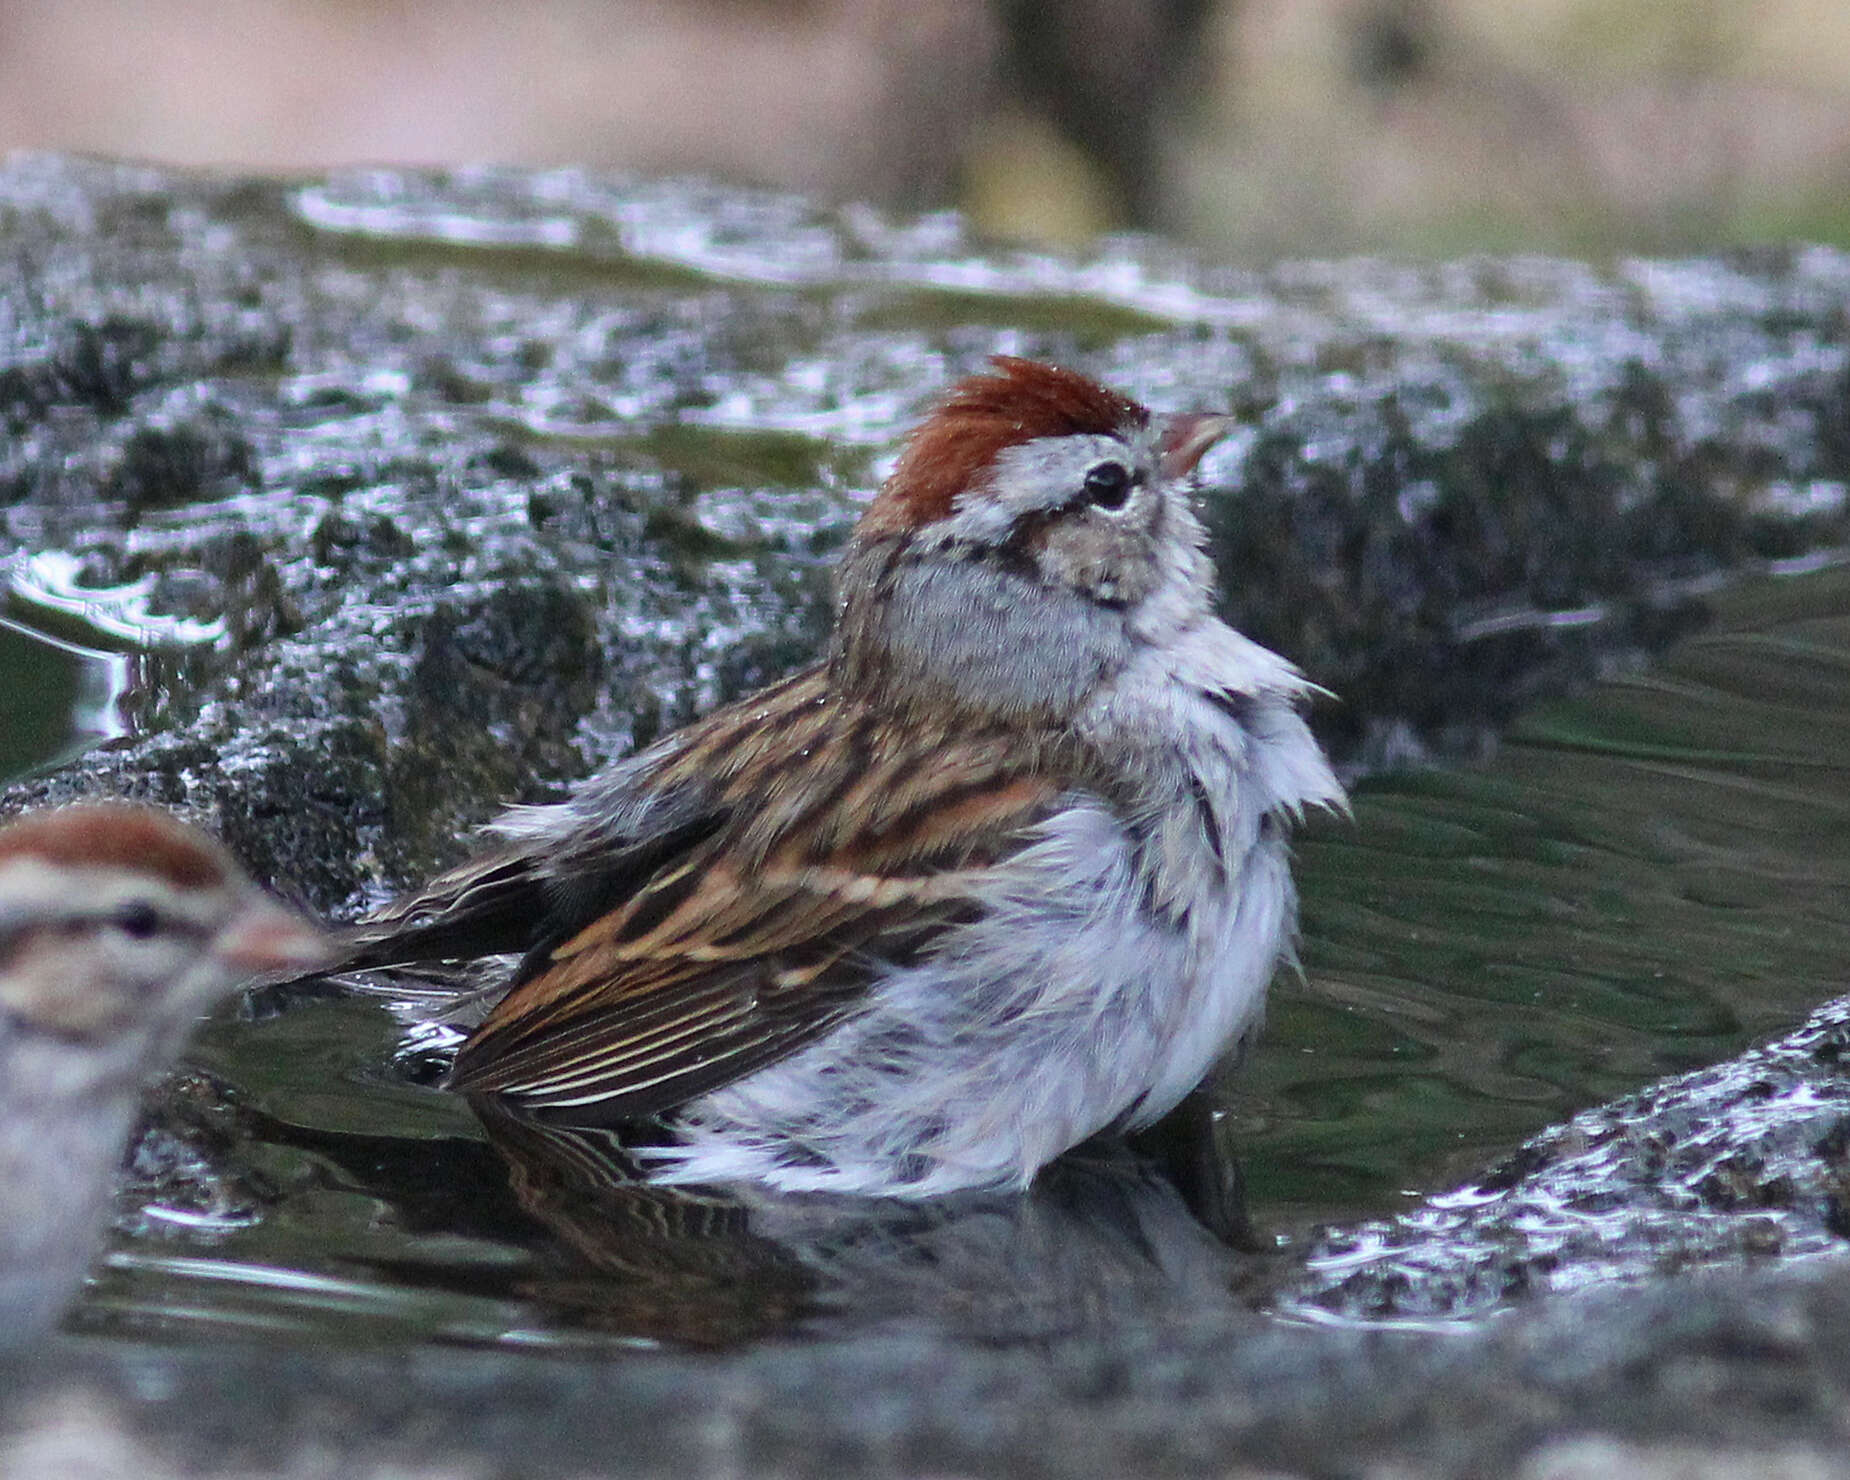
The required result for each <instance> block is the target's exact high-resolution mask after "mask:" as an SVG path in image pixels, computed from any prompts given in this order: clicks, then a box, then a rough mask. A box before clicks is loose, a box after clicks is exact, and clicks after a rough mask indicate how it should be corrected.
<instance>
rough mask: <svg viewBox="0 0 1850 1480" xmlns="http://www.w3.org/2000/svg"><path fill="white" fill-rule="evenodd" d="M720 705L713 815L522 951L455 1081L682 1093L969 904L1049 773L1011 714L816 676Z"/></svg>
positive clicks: (553, 1103)
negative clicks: (554, 939) (550, 941)
mask: <svg viewBox="0 0 1850 1480" xmlns="http://www.w3.org/2000/svg"><path fill="white" fill-rule="evenodd" d="M778 697H779V699H780V700H782V701H783V702H781V703H780V704H779V705H778V706H777V707H776V710H775V711H774V712H766V710H765V708H764V698H765V696H760V697H759V700H757V701H747V703H745V704H741V705H737V706H734V707H733V709H731V710H727V711H722V713H721V714H720V715H716V716H714V717H713V718H712V719H711V720H709V721H708V722H707V725H706V727H705V733H704V734H703V735H702V737H701V740H700V743H698V744H696V745H692V746H689V747H686V748H685V749H684V750H683V751H682V752H681V753H680V755H679V756H678V757H677V758H676V759H675V760H674V761H673V762H672V763H671V765H670V766H669V767H667V768H665V770H664V773H663V775H662V777H661V778H660V780H659V782H658V784H668V785H675V784H687V783H689V782H691V781H692V779H693V778H692V776H691V775H689V776H677V775H676V774H675V769H676V768H677V767H686V766H693V765H696V764H697V765H700V766H702V767H704V768H705V774H704V775H703V776H702V778H701V779H702V780H703V781H704V782H705V784H706V785H707V786H708V787H709V788H710V789H711V795H712V801H713V806H714V809H715V811H716V812H717V813H718V814H720V815H723V816H725V817H726V819H727V821H726V822H725V824H724V825H723V826H722V827H720V828H719V829H717V830H716V831H714V832H713V833H712V834H710V835H709V836H706V837H704V838H702V839H700V840H699V841H698V842H697V843H696V844H695V845H694V846H692V847H690V848H688V849H687V850H686V851H685V852H684V853H682V854H681V855H679V856H678V857H676V858H673V859H671V860H664V861H663V862H662V865H661V866H660V867H658V868H657V869H655V871H654V872H653V873H652V874H651V875H650V877H649V878H648V879H647V880H646V882H644V883H643V884H642V885H641V887H639V888H638V889H636V890H635V892H633V893H632V894H630V895H629V896H628V897H627V898H626V899H623V900H622V901H620V902H617V903H615V904H614V905H613V907H611V908H610V909H608V910H607V911H606V912H604V913H602V914H600V915H599V916H597V917H596V918H595V919H592V920H591V921H590V922H589V923H587V924H586V925H585V926H584V928H583V929H581V930H580V931H579V932H578V933H577V934H576V935H574V936H572V937H571V938H569V939H565V940H563V941H561V943H559V944H558V945H556V946H555V947H553V948H552V949H551V950H550V952H549V953H547V956H546V958H545V959H544V960H530V961H529V962H528V963H527V969H526V975H525V979H524V980H522V981H520V982H519V984H518V985H516V987H515V988H514V990H513V991H511V992H510V993H509V994H508V996H507V997H506V998H504V999H503V1000H502V1002H501V1003H500V1005H499V1006H498V1007H497V1008H496V1009H495V1010H494V1012H493V1013H492V1014H491V1015H490V1016H489V1018H488V1020H487V1021H486V1022H485V1023H484V1024H483V1025H482V1027H481V1028H480V1029H479V1030H477V1032H476V1034H475V1035H474V1036H473V1037H472V1038H471V1039H470V1040H469V1041H468V1043H467V1044H465V1045H464V1047H463V1050H462V1052H461V1053H460V1054H459V1056H458V1057H457V1061H456V1067H455V1070H454V1073H453V1075H452V1081H451V1082H452V1084H453V1085H454V1086H455V1087H456V1088H459V1089H463V1090H466V1091H470V1092H473V1093H497V1094H505V1095H509V1096H512V1097H515V1098H516V1099H518V1100H519V1101H521V1102H522V1103H524V1104H526V1105H529V1106H550V1107H559V1108H565V1107H570V1108H572V1109H573V1110H574V1112H575V1113H576V1114H577V1115H579V1116H581V1117H584V1116H594V1117H595V1118H598V1119H605V1118H610V1119H617V1118H627V1117H633V1116H640V1115H646V1114H649V1113H652V1112H654V1111H657V1110H661V1109H665V1108H669V1107H671V1106H674V1105H677V1104H680V1103H682V1102H684V1101H686V1100H687V1099H690V1098H692V1097H693V1096H695V1095H698V1094H701V1093H703V1092H705V1091H706V1090H709V1089H713V1088H716V1087H718V1086H719V1085H722V1084H725V1083H728V1082H729V1081H731V1080H734V1079H736V1078H738V1077H740V1076H741V1075H743V1074H746V1073H748V1072H750V1071H751V1070H752V1069H755V1068H758V1067H760V1066H761V1065H763V1064H766V1063H769V1062H772V1061H773V1060H775V1059H778V1058H781V1057H783V1056H784V1055H786V1054H788V1053H790V1052H792V1051H794V1050H795V1049H797V1048H798V1047H800V1046H802V1045H803V1044H804V1043H807V1042H809V1041H810V1040H812V1039H813V1038H815V1037H816V1036H817V1035H818V1034H820V1033H822V1032H823V1031H825V1030H826V1029H827V1028H828V1027H829V1026H830V1025H831V1024H833V1023H835V1022H837V1021H839V1020H840V1019H841V1017H842V1016H843V1015H844V1014H845V1013H847V1012H850V1011H852V1010H853V1007H854V1005H855V1003H856V1002H857V1000H858V999H859V998H860V996H861V995H862V993H863V992H864V991H865V990H866V987H867V986H868V983H869V981H870V980H871V975H872V971H873V968H874V965H875V964H876V963H877V962H881V961H887V962H896V961H904V960H906V959H909V958H910V957H912V956H914V955H916V953H917V952H918V951H919V950H921V949H922V948H923V947H924V946H925V945H927V944H928V943H929V942H930V941H931V940H932V939H933V938H935V937H936V936H937V935H938V934H939V933H940V932H941V931H942V930H943V929H945V928H946V927H947V926H948V925H950V924H952V923H953V922H955V921H958V920H961V919H967V918H969V917H970V915H971V913H972V911H973V909H974V908H975V906H974V893H975V889H976V885H977V881H978V877H979V874H980V871H981V869H982V868H983V866H984V865H986V864H989V863H991V862H993V861H994V860H995V859H997V858H999V857H1001V856H1004V855H1005V854H1007V853H1008V852H1010V851H1012V850H1013V849H1015V848H1016V847H1019V846H1020V844H1021V842H1022V840H1023V838H1024V835H1025V833H1026V830H1027V828H1028V827H1029V826H1030V825H1031V824H1032V823H1034V822H1035V821H1038V820H1039V819H1040V818H1042V817H1044V816H1045V815H1046V814H1047V812H1048V810H1049V809H1050V808H1051V807H1052V806H1053V805H1054V803H1055V802H1056V800H1057V798H1058V796H1059V794H1060V792H1061V791H1062V790H1063V789H1064V788H1063V785H1062V783H1061V781H1060V779H1059V778H1058V776H1057V775H1055V774H1054V772H1053V770H1052V769H1050V768H1049V767H1048V765H1047V752H1046V751H1045V750H1044V749H1043V748H1042V747H1041V746H1038V745H1036V744H1034V743H1032V742H1024V741H1023V740H1022V738H1021V734H1020V732H1019V731H1018V730H1017V731H1011V732H1007V733H1003V732H1000V731H997V732H990V733H985V732H983V731H980V730H976V731H971V732H966V733H961V734H955V735H953V734H949V733H946V731H945V730H943V729H940V728H935V727H934V728H932V729H929V730H927V729H925V728H922V727H920V726H918V725H916V724H914V723H909V722H907V721H905V720H903V719H901V718H895V717H893V716H884V715H876V714H873V713H870V712H868V711H866V710H865V709H863V708H860V707H858V706H856V705H854V704H852V703H848V702H845V701H840V700H837V699H835V698H834V697H832V696H830V695H828V693H827V691H826V690H825V689H824V688H822V686H821V685H820V683H818V684H817V685H816V686H815V687H814V689H813V690H803V691H801V692H798V693H797V694H795V695H794V696H792V695H788V694H779V695H778Z"/></svg>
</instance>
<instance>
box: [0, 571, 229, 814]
mask: <svg viewBox="0 0 1850 1480" xmlns="http://www.w3.org/2000/svg"><path fill="white" fill-rule="evenodd" d="M152 589H153V582H152V581H151V580H149V579H146V578H144V579H142V580H138V581H131V582H127V583H124V584H118V585H109V586H96V585H91V584H89V583H88V582H87V581H86V580H85V577H84V571H83V567H82V564H81V562H80V561H78V560H76V559H74V558H72V557H71V556H69V555H67V554H64V553H62V552H56V551H51V552H44V553H41V554H37V555H27V554H20V555H16V556H14V557H13V558H11V559H9V560H5V561H0V694H4V695H5V700H4V703H0V784H4V783H5V782H7V781H10V780H12V779H14V778H15V777H18V776H23V775H26V774H28V773H30V772H33V771H38V770H47V769H50V768H51V767H53V766H58V765H62V764H63V763H65V762H67V761H70V760H74V759H76V758H77V757H78V756H80V755H82V754H83V753H84V752H85V751H87V750H90V749H92V748H93V747H95V746H98V745H105V744H108V743H109V742H111V741H116V740H122V739H126V738H127V737H129V736H132V735H135V734H138V733H140V732H141V731H142V730H143V729H144V728H145V727H146V726H147V725H148V723H149V721H150V718H151V716H152V715H153V713H154V711H155V710H156V709H157V708H158V706H159V704H160V702H161V700H162V698H163V697H164V693H165V689H166V687H167V684H168V682H169V681H170V679H172V678H174V677H175V676H177V673H178V667H179V665H178V662H177V659H178V658H179V656H180V655H181V654H183V653H185V652H186V651H187V650H189V649H209V648H210V647H211V645H212V644H213V643H214V642H216V641H217V639H218V638H219V637H220V635H221V632H222V628H221V624H219V623H216V622H199V621H194V620H191V619H188V618H186V617H182V616H173V615H169V614H165V613H157V612H154V611H152V610H150V608H149V604H148V597H149V595H150V592H151V591H152Z"/></svg>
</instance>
